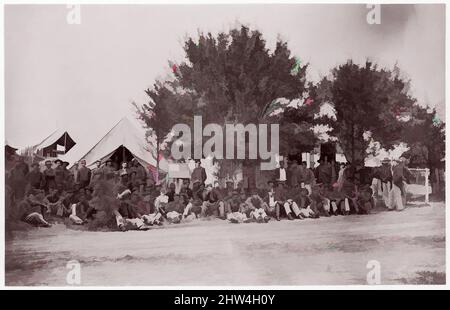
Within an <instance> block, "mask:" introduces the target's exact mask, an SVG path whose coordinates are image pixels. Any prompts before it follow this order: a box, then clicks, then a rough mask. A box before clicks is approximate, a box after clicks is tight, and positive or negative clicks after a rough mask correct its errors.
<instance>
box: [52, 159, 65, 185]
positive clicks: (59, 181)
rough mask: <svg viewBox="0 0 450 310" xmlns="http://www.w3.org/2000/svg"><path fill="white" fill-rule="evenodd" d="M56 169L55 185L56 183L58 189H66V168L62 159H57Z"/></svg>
mask: <svg viewBox="0 0 450 310" xmlns="http://www.w3.org/2000/svg"><path fill="white" fill-rule="evenodd" d="M54 163H55V165H56V167H55V183H56V187H58V188H64V187H65V184H64V174H65V173H64V168H63V166H62V163H63V162H62V160H60V159H56V160H55V161H54Z"/></svg>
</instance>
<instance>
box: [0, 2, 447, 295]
mask: <svg viewBox="0 0 450 310" xmlns="http://www.w3.org/2000/svg"><path fill="white" fill-rule="evenodd" d="M449 2H450V1H449V0H446V1H424V0H414V1H413V2H412V1H398V0H397V1H373V0H366V1H355V0H347V1H330V0H328V1H323V0H319V1H314V2H311V1H293V0H291V1H289V0H288V1H286V0H284V1H278V2H277V1H267V0H256V1H255V0H250V1H249V0H246V1H238V0H228V1H224V0H221V1H216V0H209V1H207V0H196V1H192V0H191V1H188V0H184V1H183V0H182V1H180V0H178V1H174V0H152V1H115V0H110V1H86V0H84V1H83V0H81V1H39V0H38V1H33V4H61V5H66V4H69V3H76V4H78V3H79V4H169V5H176V4H183V5H188V4H205V5H206V4H213V5H216V4H316V3H317V4H320V3H321V4H351V3H353V4H365V3H373V4H408V3H409V4H410V3H414V4H416V3H417V4H436V3H445V4H446V28H445V33H446V34H448V33H449V31H448V30H449V26H448V25H449V22H448V18H449V16H450V14H449V12H450V5H449ZM1 3H2V4H3V5H5V4H30V1H2V2H1ZM3 5H2V6H1V7H0V21H1V25H2V26H3V27H2V28H3V31H2V32H1V43H0V44H1V46H0V48H1V51H0V55H1V65H2V69H3V70H2V71H3V73H2V75H1V77H0V83H1V86H0V89H1V91H0V95H1V98H2V100H1V108H2V113H1V115H2V120H3V126H1V129H0V132H1V135H2V136H3V141H5V132H4V130H5V127H4V124H5V123H4V111H5V106H4V104H5V99H4V98H5V94H4V85H5V84H4V82H5V81H4V7H3ZM448 41H449V40H448V39H447V37H446V43H445V49H446V53H445V55H446V62H445V64H446V70H445V80H446V81H448V73H449V62H448V59H449V57H448V56H449V42H448ZM448 90H449V83H446V84H445V98H446V100H445V103H446V112H445V113H446V114H445V116H446V120H448V119H450V118H449V113H450V111H449V109H448V108H447V101H448V93H449V92H448ZM449 151H450V147H449V143H447V144H446V154H447V156H446V159H447V157H448V156H449V155H448V154H450V152H449ZM4 167H5V166H4V147H3V146H2V150H1V156H0V174H1V175H2V179H1V181H0V193H1V197H2V198H1V202H0V206H1V213H0V215H1V220H0V238H1V242H0V252H1V255H0V278H1V279H2V283H1V286H0V288H1V289H5V290H22V289H25V290H51V289H66V290H86V289H92V290H103V289H110V290H143V289H151V290H167V289H170V290H244V291H245V290H274V291H277V290H312V289H314V290H329V289H336V290H349V289H350V290H353V289H360V290H380V289H389V290H403V289H411V290H435V289H438V290H442V289H448V288H449V287H450V285H449V283H448V282H449V278H448V273H449V264H448V248H449V246H448V245H449V241H448V236H449V227H448V219H449V212H446V283H447V284H446V285H382V284H381V285H302V286H5V274H4V272H5V269H4V267H5V261H4V258H5V257H4V254H5V226H4V224H5V223H4V218H5V213H4V211H5V208H4V188H5V187H4V177H3V176H4ZM448 168H449V164H448V161H446V171H448ZM447 181H448V178H447V174H446V183H447ZM449 194H450V190H449V188H448V187H446V189H445V195H446V197H449Z"/></svg>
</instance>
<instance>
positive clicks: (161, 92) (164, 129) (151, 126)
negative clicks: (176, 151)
mask: <svg viewBox="0 0 450 310" xmlns="http://www.w3.org/2000/svg"><path fill="white" fill-rule="evenodd" d="M145 93H146V94H147V95H148V97H149V99H148V103H144V104H142V105H138V104H136V103H134V105H135V107H136V111H137V113H138V118H139V119H141V120H142V121H143V122H144V127H145V128H147V132H146V138H147V142H148V143H149V144H153V145H155V147H156V154H155V157H156V171H157V173H158V175H159V163H160V156H161V149H162V146H163V145H164V144H165V143H166V142H167V141H168V140H169V141H170V137H169V134H170V132H171V130H172V126H173V125H174V124H175V123H177V122H179V121H181V116H182V115H184V114H183V113H181V114H180V113H179V112H180V111H179V110H178V108H180V105H179V103H180V100H181V98H182V96H181V95H178V94H177V93H176V92H175V91H174V90H173V88H172V86H171V85H170V83H168V82H160V81H157V82H156V83H155V84H154V85H153V88H148V89H146V90H145ZM181 106H183V105H181Z"/></svg>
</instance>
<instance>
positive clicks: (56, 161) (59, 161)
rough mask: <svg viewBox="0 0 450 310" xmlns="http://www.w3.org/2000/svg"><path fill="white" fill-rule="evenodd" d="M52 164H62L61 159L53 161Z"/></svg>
mask: <svg viewBox="0 0 450 310" xmlns="http://www.w3.org/2000/svg"><path fill="white" fill-rule="evenodd" d="M54 163H55V164H57V163H60V164H62V163H63V162H62V160H61V159H55V161H54Z"/></svg>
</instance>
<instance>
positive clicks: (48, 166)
mask: <svg viewBox="0 0 450 310" xmlns="http://www.w3.org/2000/svg"><path fill="white" fill-rule="evenodd" d="M43 174H44V190H45V193H46V194H48V192H49V189H51V188H56V181H55V169H53V168H52V162H51V160H46V161H45V170H44V172H43Z"/></svg>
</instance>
